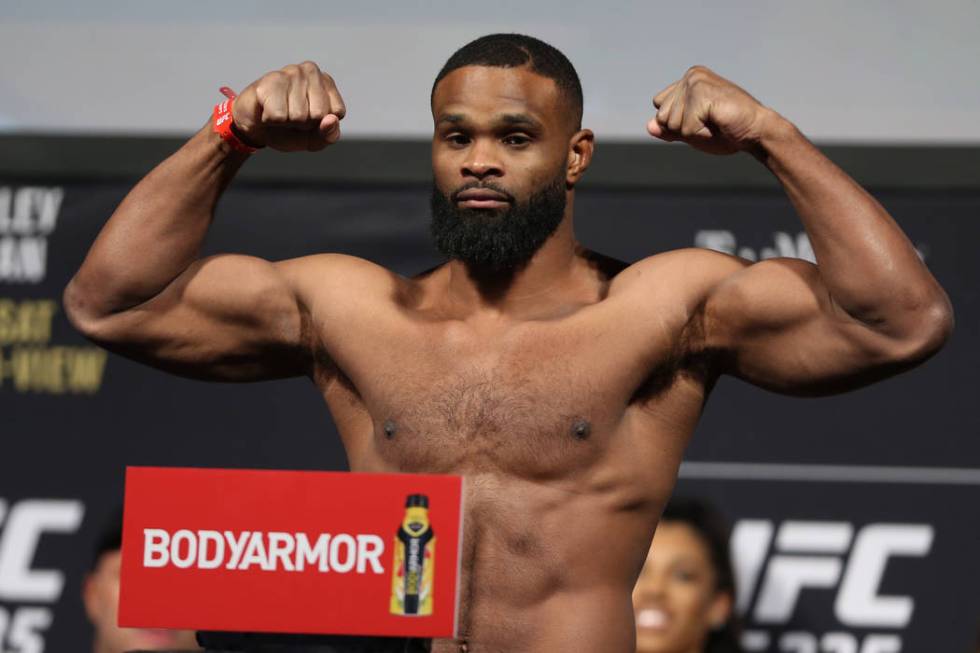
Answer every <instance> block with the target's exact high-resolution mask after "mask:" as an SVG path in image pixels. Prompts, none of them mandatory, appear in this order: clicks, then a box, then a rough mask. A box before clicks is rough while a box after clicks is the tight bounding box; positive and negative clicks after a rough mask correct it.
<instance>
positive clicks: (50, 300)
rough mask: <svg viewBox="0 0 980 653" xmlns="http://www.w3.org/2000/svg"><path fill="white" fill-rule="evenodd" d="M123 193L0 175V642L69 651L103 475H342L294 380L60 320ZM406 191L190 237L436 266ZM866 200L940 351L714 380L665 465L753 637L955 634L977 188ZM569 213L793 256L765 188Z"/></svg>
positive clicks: (656, 235) (239, 188)
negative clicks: (940, 330) (938, 301)
mask: <svg viewBox="0 0 980 653" xmlns="http://www.w3.org/2000/svg"><path fill="white" fill-rule="evenodd" d="M132 183H133V180H115V181H105V182H99V181H95V180H85V181H78V180H71V179H67V180H66V179H58V178H52V177H50V176H48V177H38V178H24V177H18V178H16V179H14V178H11V180H9V181H7V182H4V181H3V180H2V179H0V444H2V450H0V650H3V651H7V650H9V651H17V652H18V653H19V652H21V651H40V650H47V651H81V650H85V649H86V646H87V638H88V637H89V634H90V633H89V629H88V626H87V624H86V623H85V620H84V616H83V612H82V607H81V602H80V599H79V591H80V582H81V579H82V577H83V575H84V572H85V570H86V568H87V565H88V564H89V562H90V558H91V547H92V545H93V540H94V538H95V537H96V534H97V532H98V531H99V529H100V527H101V525H102V524H103V522H104V521H105V519H106V518H107V517H108V516H109V515H110V513H111V512H112V511H113V509H114V508H115V507H116V506H117V505H119V503H120V501H121V494H122V480H123V469H124V466H125V465H188V466H220V467H252V468H286V469H328V470H332V469H343V468H344V467H345V465H346V461H345V457H344V454H343V450H342V448H341V446H340V444H339V442H338V438H337V437H336V431H335V429H334V426H333V424H332V422H331V420H330V416H329V413H328V412H327V410H326V407H325V406H324V405H323V403H322V400H321V399H320V397H319V395H318V393H317V392H316V391H315V389H314V388H313V386H312V385H311V384H310V383H309V382H308V381H307V380H305V379H297V380H287V381H276V382H263V383H255V384H215V383H204V382H198V381H192V380H186V379H181V378H177V377H171V376H167V375H165V374H163V373H161V372H157V371H155V370H152V369H150V368H147V367H143V366H141V365H139V364H136V363H132V362H130V361H127V360H125V359H122V358H119V357H117V356H114V355H108V356H107V357H106V358H105V359H103V358H102V356H103V354H102V353H101V350H98V349H96V348H93V347H91V345H89V344H88V343H87V342H86V341H85V340H84V339H83V338H82V337H81V336H79V335H78V334H77V333H76V332H74V330H73V329H72V328H71V327H70V325H69V324H68V323H67V321H66V320H65V317H64V314H63V311H62V309H61V307H60V295H61V291H62V289H63V288H64V286H65V284H66V282H67V280H68V279H69V278H70V276H71V274H72V273H73V272H74V271H75V270H76V269H77V267H78V265H79V264H80V262H81V259H82V257H83V256H84V254H85V252H86V250H87V248H88V246H89V245H90V244H91V242H92V240H93V238H94V237H95V234H96V233H97V231H98V229H99V228H100V226H101V225H102V223H103V222H104V221H105V219H106V218H107V217H108V216H109V214H110V213H111V212H112V210H113V209H114V208H115V206H116V205H117V204H118V203H119V201H120V200H121V199H122V198H123V197H124V195H125V194H126V192H127V191H128V189H129V188H130V187H131V186H132ZM872 190H874V189H872ZM428 192H429V191H428V187H427V186H426V185H425V184H418V183H415V184H402V185H396V184H391V183H387V184H375V185H363V184H360V185H347V186H343V185H337V184H331V183H316V182H312V181H311V182H304V183H303V184H302V185H295V184H294V185H290V184H284V183H278V184H267V183H254V182H244V183H243V182H239V183H236V184H235V185H234V186H233V187H232V189H231V190H230V191H229V192H228V193H227V195H226V196H225V198H224V199H223V200H222V202H221V204H220V206H219V210H218V216H217V220H216V222H215V225H214V227H213V229H212V231H211V233H210V235H209V238H208V242H207V246H206V249H207V252H208V253H211V252H218V251H237V252H245V253H250V254H254V255H258V256H262V257H266V258H269V259H281V258H288V257H293V256H301V255H304V254H308V253H312V252H319V251H338V252H344V253H349V254H355V255H359V256H363V257H366V258H369V259H371V260H374V261H377V262H379V263H382V264H384V265H386V266H389V267H391V268H392V269H394V270H396V271H398V272H400V273H402V274H412V273H414V272H417V271H420V270H422V269H425V268H427V267H430V266H431V265H433V264H435V263H436V262H438V260H439V259H438V256H437V255H436V253H435V251H434V250H433V248H432V246H431V245H430V243H429V241H428V235H427V222H428ZM876 196H877V197H878V198H879V200H880V201H881V202H882V203H883V204H884V205H885V206H886V207H887V208H888V209H889V210H890V211H891V213H892V215H893V216H894V217H895V218H896V220H897V221H898V222H899V223H900V224H901V225H902V226H903V228H904V229H905V230H906V232H907V233H908V234H909V235H910V237H911V239H912V241H913V242H914V243H915V244H916V247H917V248H918V249H919V250H920V253H921V254H922V255H923V256H924V257H925V260H926V262H927V263H928V265H929V266H930V268H931V269H932V271H933V272H934V274H935V275H936V276H937V277H938V278H939V280H940V282H941V283H942V284H943V285H944V287H945V288H946V289H947V290H948V292H949V294H950V296H951V297H952V300H953V303H954V306H955V308H956V317H957V329H956V332H955V334H954V336H953V338H952V340H951V342H950V343H949V344H948V345H947V347H946V348H945V349H944V350H943V351H941V352H940V353H939V354H938V355H937V356H936V357H935V358H933V359H932V360H930V361H929V362H927V363H926V364H925V365H924V366H922V367H920V368H917V369H916V370H914V371H912V372H910V373H908V374H905V375H902V376H900V377H897V378H894V379H890V380H887V381H885V382H882V383H880V384H878V385H875V386H872V387H869V388H865V389H862V390H859V391H856V392H853V393H850V394H847V395H841V396H836V397H830V398H821V399H799V398H788V397H782V396H779V395H775V394H772V393H769V392H766V391H763V390H760V389H757V388H753V387H751V386H749V385H747V384H745V383H742V382H740V381H737V380H733V379H728V378H726V379H723V380H722V381H721V382H720V383H719V385H718V387H717V388H716V390H715V392H714V393H713V395H712V398H711V400H710V402H709V404H708V408H707V411H706V413H705V414H704V417H703V419H702V422H701V424H700V426H699V427H698V431H697V433H696V435H695V437H694V439H693V442H692V444H691V446H690V448H689V450H688V455H687V458H686V460H687V462H686V463H685V465H684V466H683V467H682V471H681V480H680V482H679V486H678V493H683V494H688V495H692V494H694V495H703V496H707V497H709V498H711V499H713V500H714V501H716V502H717V503H718V505H719V506H720V507H721V508H722V509H723V511H724V512H725V513H726V515H728V516H729V517H730V518H731V520H732V521H733V523H736V524H737V526H736V529H735V535H734V537H733V540H734V544H735V547H736V551H737V553H738V557H737V558H738V566H739V571H740V581H741V585H742V592H743V594H744V595H743V596H741V597H740V604H741V608H742V610H743V611H744V613H745V618H746V622H747V624H748V630H749V633H748V636H747V641H748V643H749V645H750V646H751V647H752V648H753V650H764V651H792V652H799V653H807V652H811V651H812V652H818V651H827V652H831V651H833V652H835V653H849V652H853V653H876V652H877V653H886V652H889V651H899V650H901V651H923V652H927V651H955V652H959V651H967V650H971V649H970V647H971V646H972V644H973V641H974V638H975V637H976V635H977V631H976V629H977V623H978V622H977V618H978V616H980V597H978V594H977V592H975V591H974V588H975V587H976V586H977V581H978V580H980V574H978V571H980V570H978V563H977V555H976V554H977V551H978V550H980V547H978V545H980V526H978V513H980V510H978V507H980V501H978V499H980V492H978V490H980V440H978V438H977V436H978V434H980V428H978V427H980V418H978V416H977V399H978V395H977V387H978V385H977V383H975V381H974V378H975V375H976V373H977V370H978V369H980V367H978V362H980V345H978V343H977V341H976V336H977V335H980V334H978V330H977V325H978V324H980V319H978V318H980V316H978V305H977V290H976V282H977V281H978V280H980V262H978V260H977V258H976V257H975V251H976V248H977V247H978V243H980V222H978V220H977V219H976V217H977V213H978V210H980V192H976V191H966V192H950V191H940V190H929V189H918V190H914V191H901V190H887V191H878V192H876ZM576 216H577V217H576V227H577V232H578V235H579V239H580V240H581V241H582V242H583V243H584V244H585V245H587V246H589V247H591V248H593V249H596V250H598V251H600V252H603V253H606V254H609V255H612V256H616V257H619V258H623V259H625V260H636V259H639V258H642V257H644V256H648V255H650V254H652V253H655V252H658V251H663V250H667V249H672V248H676V247H687V246H692V245H701V246H716V247H724V248H727V249H729V250H730V251H736V252H738V253H740V254H742V255H748V256H756V257H758V256H769V255H772V254H774V253H778V254H780V255H790V256H801V257H807V256H808V255H809V254H808V249H807V241H806V239H805V237H802V236H801V234H802V226H801V224H800V223H799V221H798V219H797V218H796V217H795V213H794V211H793V209H792V206H791V205H790V203H789V202H788V200H787V199H786V198H785V196H784V195H783V194H782V193H781V192H779V191H778V190H775V189H772V190H769V189H764V188H762V189H754V190H737V189H729V190H722V189H701V190H687V191H676V190H675V191H671V190H667V189H635V188H634V189H624V188H620V189H615V188H606V187H602V186H601V185H597V186H595V187H592V188H585V189H583V190H582V191H581V192H580V194H579V197H578V198H577V207H576ZM39 265H40V266H41V268H40V269H39V268H38V266H39ZM51 311H54V312H53V314H51ZM49 316H50V319H48V318H49ZM48 325H50V332H48ZM794 588H797V589H799V592H797V591H795V590H794Z"/></svg>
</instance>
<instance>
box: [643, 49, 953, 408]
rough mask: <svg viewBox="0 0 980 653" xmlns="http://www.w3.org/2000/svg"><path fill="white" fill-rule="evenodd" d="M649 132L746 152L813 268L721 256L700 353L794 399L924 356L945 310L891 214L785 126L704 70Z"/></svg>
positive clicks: (946, 322) (946, 326)
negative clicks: (710, 353) (780, 198)
mask: <svg viewBox="0 0 980 653" xmlns="http://www.w3.org/2000/svg"><path fill="white" fill-rule="evenodd" d="M654 104H655V105H656V106H657V107H658V108H659V111H658V113H657V116H656V117H655V118H654V119H652V120H651V121H650V123H649V124H648V126H647V128H648V130H649V131H650V133H651V134H652V135H654V136H657V137H658V138H662V139H664V140H668V141H672V140H681V141H684V142H687V143H688V144H690V145H691V146H693V147H695V148H697V149H700V150H702V151H705V152H709V153H713V154H731V153H734V152H738V151H748V152H750V153H751V154H752V155H753V156H755V157H756V158H757V159H758V160H759V161H760V162H761V163H763V165H765V166H766V167H767V168H768V169H769V170H770V171H771V172H772V173H773V174H774V175H775V176H776V177H777V179H779V181H780V183H781V184H782V186H783V188H784V189H785V190H786V193H787V195H788V196H789V198H790V200H791V202H792V203H793V206H794V207H795V208H796V211H797V213H798V214H799V217H800V219H801V220H802V222H803V225H804V227H805V229H806V232H807V234H808V236H809V238H810V242H811V244H812V246H813V251H814V254H815V255H816V260H817V265H816V266H814V265H812V264H811V263H808V262H805V261H800V260H796V259H784V258H783V259H769V260H766V261H762V262H759V263H754V264H752V263H750V262H748V261H745V260H743V259H738V258H736V257H727V256H725V255H718V257H716V258H715V259H713V261H714V265H713V269H714V270H716V273H717V283H714V284H712V285H711V287H710V290H709V291H708V293H707V296H706V298H705V303H704V308H703V311H704V329H703V331H704V336H703V337H704V345H705V346H706V347H707V348H709V349H712V350H715V351H721V352H723V353H724V354H727V355H723V356H721V360H723V361H726V363H725V365H726V367H727V369H723V370H722V371H725V372H728V373H732V374H734V375H736V376H739V377H741V378H744V379H746V380H748V381H750V382H753V383H756V384H757V385H762V386H764V387H768V388H770V389H773V390H777V391H782V392H787V393H793V394H824V393H829V392H836V391H840V390H845V389H848V388H851V387H855V386H859V385H864V384H866V383H869V382H871V381H874V380H876V379H879V378H882V377H884V376H888V375H890V374H894V373H897V372H899V371H902V370H904V369H907V368H909V367H911V366H913V365H915V364H917V363H919V362H921V361H923V360H925V359H926V358H928V357H929V356H931V355H932V354H933V353H935V352H936V351H937V350H938V349H939V348H940V347H941V346H942V344H943V343H944V342H945V341H946V340H947V339H948V337H949V335H950V333H951V331H952V328H953V310H952V306H951V304H950V302H949V298H948V297H947V295H946V293H945V292H944V291H943V289H942V287H941V286H940V285H939V283H938V282H937V281H936V279H935V278H934V277H933V276H932V274H931V273H930V272H929V270H928V268H927V267H926V265H925V264H924V263H923V261H922V260H921V259H920V257H919V255H918V253H917V252H916V251H915V248H914V247H913V246H912V243H911V242H910V241H909V239H908V238H907V237H906V236H905V234H904V233H903V232H902V230H901V228H900V227H899V226H898V225H897V224H896V223H895V221H894V220H893V219H892V217H891V216H890V215H889V214H888V212H887V211H886V210H885V209H884V208H883V207H882V206H881V204H879V203H878V202H877V201H876V200H875V199H874V198H873V197H872V196H871V195H870V194H869V193H868V192H867V191H865V190H864V189H863V188H862V187H861V186H860V185H858V184H857V183H856V182H855V181H854V180H853V179H851V178H850V177H849V176H848V175H847V174H846V173H844V171H842V170H841V169H840V168H838V167H837V166H836V165H834V163H832V162H831V161H830V160H829V159H827V157H825V156H824V155H823V154H822V153H821V152H820V151H819V150H818V149H817V148H816V147H815V146H814V145H813V144H812V143H810V141H808V140H807V139H806V137H804V136H803V134H802V133H801V132H800V131H799V130H798V129H797V128H796V127H795V126H794V125H793V124H792V123H790V122H789V121H788V120H786V119H785V118H783V117H782V116H780V115H779V114H778V113H776V112H775V111H773V110H771V109H769V108H767V107H765V106H763V105H762V104H761V103H759V102H758V101H757V100H756V99H755V98H753V97H752V96H751V95H749V94H748V93H746V92H745V91H744V90H743V89H741V88H739V87H738V86H736V85H735V84H733V83H731V82H729V81H728V80H726V79H724V78H722V77H720V76H718V75H717V74H716V73H714V72H712V71H711V70H709V69H707V68H704V67H702V66H695V67H693V68H691V69H689V70H688V71H687V73H686V74H685V75H684V77H683V78H681V79H680V80H678V81H677V82H675V83H674V84H671V85H670V86H668V87H667V88H666V89H664V90H663V91H662V92H661V93H660V94H658V95H657V97H656V98H654Z"/></svg>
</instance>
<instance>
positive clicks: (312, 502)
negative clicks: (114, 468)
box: [119, 467, 462, 637]
mask: <svg viewBox="0 0 980 653" xmlns="http://www.w3.org/2000/svg"><path fill="white" fill-rule="evenodd" d="M461 520H462V478H460V477H458V476H438V475H424V474H358V473H342V472H287V471H257V470H237V469H189V468H157V467H129V468H127V470H126V502H125V513H124V519H123V546H122V580H121V587H120V594H119V625H120V626H126V627H141V628H190V629H195V630H220V631H239V632H268V633H307V634H338V635H388V636H406V637H453V636H455V630H456V608H457V603H458V601H457V598H458V597H457V592H458V588H457V578H458V576H459V560H460V538H461V532H462V531H461Z"/></svg>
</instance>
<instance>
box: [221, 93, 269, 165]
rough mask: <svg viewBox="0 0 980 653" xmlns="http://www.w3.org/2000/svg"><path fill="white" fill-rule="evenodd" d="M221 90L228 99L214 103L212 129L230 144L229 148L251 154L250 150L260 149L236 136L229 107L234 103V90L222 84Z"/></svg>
mask: <svg viewBox="0 0 980 653" xmlns="http://www.w3.org/2000/svg"><path fill="white" fill-rule="evenodd" d="M221 92H222V93H223V94H224V95H225V96H226V97H227V98H228V99H227V100H225V101H223V102H219V103H218V104H216V105H214V126H213V127H214V131H215V132H216V133H217V134H218V135H219V136H221V140H223V141H224V142H226V143H228V145H230V146H231V149H233V150H235V151H236V152H243V153H245V154H251V153H252V152H254V151H256V150H258V149H260V148H257V147H252V146H251V145H247V144H245V143H244V142H243V141H242V140H241V139H240V138H238V134H236V133H235V132H234V131H233V130H232V124H233V123H234V119H233V118H232V115H231V107H232V106H233V105H234V103H235V92H234V91H232V90H231V89H230V88H228V87H227V86H222V87H221Z"/></svg>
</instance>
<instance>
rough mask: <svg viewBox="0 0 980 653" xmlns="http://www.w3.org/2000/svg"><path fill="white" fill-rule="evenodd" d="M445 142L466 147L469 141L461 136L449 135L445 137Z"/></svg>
mask: <svg viewBox="0 0 980 653" xmlns="http://www.w3.org/2000/svg"><path fill="white" fill-rule="evenodd" d="M446 140H447V141H449V142H450V143H452V144H453V145H466V144H467V143H468V142H469V141H470V139H468V138H466V136H464V135H463V134H450V135H449V136H447V137H446Z"/></svg>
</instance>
